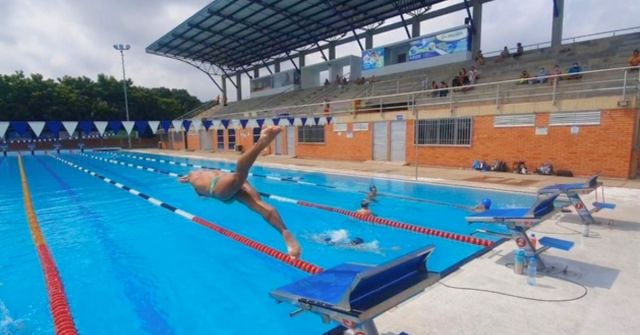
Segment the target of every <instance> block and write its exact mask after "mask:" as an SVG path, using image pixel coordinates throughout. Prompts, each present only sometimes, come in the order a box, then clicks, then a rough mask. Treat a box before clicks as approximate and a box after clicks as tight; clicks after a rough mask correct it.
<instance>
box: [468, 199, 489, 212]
mask: <svg viewBox="0 0 640 335" xmlns="http://www.w3.org/2000/svg"><path fill="white" fill-rule="evenodd" d="M490 208H491V199H489V198H485V199H482V201H481V202H480V203H479V204H478V205H477V206H476V207H473V209H472V210H473V211H474V212H476V213H481V212H484V211H487V210H489V209H490Z"/></svg>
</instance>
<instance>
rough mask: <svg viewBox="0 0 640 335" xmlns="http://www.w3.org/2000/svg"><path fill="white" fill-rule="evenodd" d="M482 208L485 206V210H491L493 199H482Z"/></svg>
mask: <svg viewBox="0 0 640 335" xmlns="http://www.w3.org/2000/svg"><path fill="white" fill-rule="evenodd" d="M482 206H484V208H486V209H489V208H491V199H489V198H484V199H482Z"/></svg>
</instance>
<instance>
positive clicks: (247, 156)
mask: <svg viewBox="0 0 640 335" xmlns="http://www.w3.org/2000/svg"><path fill="white" fill-rule="evenodd" d="M281 131H282V129H281V128H279V127H275V126H271V127H267V128H265V129H263V130H262V131H261V132H260V138H259V139H258V141H257V142H256V143H255V144H254V145H253V147H252V148H251V149H249V150H248V151H246V152H245V153H244V154H242V156H240V158H239V159H238V162H237V165H236V171H235V172H233V173H224V172H221V171H214V170H196V171H191V172H189V174H188V175H186V176H182V177H180V178H179V179H178V180H179V181H180V182H181V183H190V184H191V186H193V188H194V189H195V191H196V193H198V194H199V195H201V196H205V197H211V198H215V199H218V200H220V201H222V202H224V203H231V202H233V201H234V200H238V201H239V202H240V203H242V204H243V205H245V206H247V207H248V208H249V209H251V210H252V211H254V212H256V213H258V214H260V215H262V217H263V218H264V220H265V221H267V222H268V223H269V224H271V226H273V228H275V229H276V230H277V231H278V232H279V233H280V234H281V235H282V238H283V239H284V242H285V243H286V245H287V251H288V253H289V256H291V257H292V258H299V257H300V253H301V249H300V244H299V243H298V241H297V240H296V238H295V237H294V236H293V234H291V233H290V232H289V230H287V227H286V226H285V225H284V222H283V221H282V218H281V217H280V214H279V213H278V211H276V209H275V208H273V207H272V206H271V205H269V204H268V203H266V202H264V201H263V200H262V199H261V198H260V195H259V194H258V192H256V190H255V189H254V188H253V186H251V184H249V183H248V182H247V176H248V175H249V169H250V168H251V166H252V165H253V163H254V162H255V161H256V159H257V158H258V155H259V154H260V152H261V151H262V150H264V149H265V148H267V147H268V146H269V144H270V143H271V142H272V141H273V140H274V139H275V138H276V135H278V133H280V132H281Z"/></svg>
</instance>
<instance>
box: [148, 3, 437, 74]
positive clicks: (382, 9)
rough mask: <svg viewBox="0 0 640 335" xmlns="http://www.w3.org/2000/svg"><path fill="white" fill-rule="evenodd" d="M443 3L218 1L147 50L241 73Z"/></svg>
mask: <svg viewBox="0 0 640 335" xmlns="http://www.w3.org/2000/svg"><path fill="white" fill-rule="evenodd" d="M443 1H445V0H392V1H389V0H216V1H213V2H212V3H211V4H209V5H207V6H205V7H204V8H203V9H201V10H200V11H198V12H197V13H196V14H194V15H193V16H191V17H190V18H189V19H187V20H186V21H185V22H183V23H181V24H180V25H179V26H177V27H176V28H174V29H173V30H171V31H170V32H168V33H167V34H165V35H164V36H162V37H161V38H160V39H158V40H157V41H155V42H154V43H153V44H151V45H150V46H148V47H147V49H146V50H147V52H148V53H152V54H156V55H161V56H166V57H170V58H177V59H182V60H190V61H198V62H206V63H209V64H213V65H216V66H218V67H220V68H226V69H242V68H243V67H244V66H249V65H251V64H254V63H257V62H260V61H263V60H268V59H270V58H272V57H275V56H281V55H285V54H286V55H288V53H289V52H291V51H294V50H298V49H301V48H304V47H306V46H309V45H312V44H314V43H317V42H319V41H323V40H328V39H330V38H332V37H335V36H340V35H343V34H346V33H348V32H355V30H356V29H360V28H363V27H366V26H368V25H371V24H375V23H377V22H380V21H381V20H385V19H388V18H391V17H395V16H398V15H400V14H404V13H408V12H411V11H414V10H418V9H421V8H424V7H427V6H431V5H433V4H436V3H439V2H443Z"/></svg>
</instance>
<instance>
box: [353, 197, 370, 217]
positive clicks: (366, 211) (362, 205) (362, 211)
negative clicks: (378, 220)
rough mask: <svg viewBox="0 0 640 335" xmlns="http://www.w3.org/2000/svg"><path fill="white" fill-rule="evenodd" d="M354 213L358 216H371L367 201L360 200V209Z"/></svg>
mask: <svg viewBox="0 0 640 335" xmlns="http://www.w3.org/2000/svg"><path fill="white" fill-rule="evenodd" d="M356 213H358V214H360V215H367V216H371V215H373V212H371V210H369V201H368V200H366V199H365V200H362V202H361V203H360V209H358V210H357V211H356Z"/></svg>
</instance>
